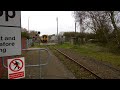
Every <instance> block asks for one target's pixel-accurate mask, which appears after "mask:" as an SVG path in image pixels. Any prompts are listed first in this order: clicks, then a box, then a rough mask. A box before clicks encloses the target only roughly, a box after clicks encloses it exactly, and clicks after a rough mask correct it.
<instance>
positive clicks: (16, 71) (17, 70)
mask: <svg viewBox="0 0 120 90" xmlns="http://www.w3.org/2000/svg"><path fill="white" fill-rule="evenodd" d="M24 77H25V61H24V57H21V58H13V59H8V79H19V78H24Z"/></svg>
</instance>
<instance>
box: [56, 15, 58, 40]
mask: <svg viewBox="0 0 120 90" xmlns="http://www.w3.org/2000/svg"><path fill="white" fill-rule="evenodd" d="M56 20H57V39H58V17H57V18H56Z"/></svg>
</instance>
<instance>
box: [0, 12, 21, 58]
mask: <svg viewBox="0 0 120 90" xmlns="http://www.w3.org/2000/svg"><path fill="white" fill-rule="evenodd" d="M12 55H21V12H20V11H0V57H3V56H12Z"/></svg>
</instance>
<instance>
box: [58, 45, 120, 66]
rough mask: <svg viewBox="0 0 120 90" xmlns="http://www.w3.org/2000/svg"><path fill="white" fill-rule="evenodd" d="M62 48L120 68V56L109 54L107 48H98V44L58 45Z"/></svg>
mask: <svg viewBox="0 0 120 90" xmlns="http://www.w3.org/2000/svg"><path fill="white" fill-rule="evenodd" d="M57 47H60V48H67V49H72V50H73V51H76V52H78V53H80V54H81V55H83V56H87V57H91V58H94V59H96V60H101V61H105V62H109V63H111V64H113V65H116V66H119V67H120V56H119V55H116V54H114V53H111V52H109V50H108V49H107V48H105V47H100V46H97V45H96V44H85V45H79V46H78V45H71V44H68V43H65V44H63V45H58V46H57Z"/></svg>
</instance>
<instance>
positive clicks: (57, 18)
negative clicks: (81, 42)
mask: <svg viewBox="0 0 120 90" xmlns="http://www.w3.org/2000/svg"><path fill="white" fill-rule="evenodd" d="M57 39H58V17H57Z"/></svg>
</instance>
